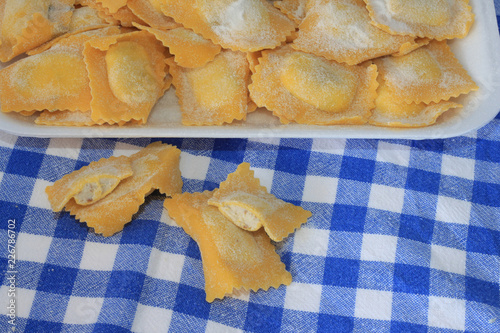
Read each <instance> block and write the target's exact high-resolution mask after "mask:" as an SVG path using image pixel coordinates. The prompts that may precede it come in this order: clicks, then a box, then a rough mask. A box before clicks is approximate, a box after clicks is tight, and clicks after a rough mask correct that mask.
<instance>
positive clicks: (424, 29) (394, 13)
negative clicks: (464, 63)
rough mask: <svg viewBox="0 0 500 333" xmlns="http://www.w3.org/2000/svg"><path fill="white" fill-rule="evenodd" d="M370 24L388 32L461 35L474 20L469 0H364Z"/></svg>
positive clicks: (441, 36)
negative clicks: (370, 20)
mask: <svg viewBox="0 0 500 333" xmlns="http://www.w3.org/2000/svg"><path fill="white" fill-rule="evenodd" d="M364 1H365V3H366V5H367V8H368V11H369V12H370V17H371V19H372V24H373V25H374V26H376V27H378V28H380V29H382V30H384V31H387V32H389V33H391V34H397V35H407V36H414V37H415V36H418V37H428V38H431V39H437V40H443V39H453V38H464V37H465V36H467V34H468V33H469V30H470V28H471V26H472V23H473V22H474V14H473V13H472V10H471V7H470V6H469V0H454V1H449V0H433V1H428V0H364Z"/></svg>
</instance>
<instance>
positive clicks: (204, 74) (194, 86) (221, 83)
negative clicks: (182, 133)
mask: <svg viewBox="0 0 500 333" xmlns="http://www.w3.org/2000/svg"><path fill="white" fill-rule="evenodd" d="M167 63H168V64H169V66H170V74H172V76H173V85H174V86H175V88H176V94H177V96H178V97H179V104H180V106H181V111H182V124H184V125H222V124H223V123H231V122H233V121H234V120H242V119H245V117H246V115H247V111H248V103H249V101H250V100H249V97H248V89H247V86H248V83H249V80H250V69H249V65H248V60H247V57H246V54H245V53H242V52H238V51H230V50H224V51H222V52H221V53H219V54H218V55H217V56H216V57H215V59H214V60H213V61H211V62H209V63H207V64H206V65H205V66H203V67H198V68H191V69H190V68H182V67H180V66H178V65H177V64H176V63H175V62H174V61H173V60H172V59H171V58H170V59H167Z"/></svg>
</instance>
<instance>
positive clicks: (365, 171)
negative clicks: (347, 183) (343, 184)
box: [340, 156, 375, 183]
mask: <svg viewBox="0 0 500 333" xmlns="http://www.w3.org/2000/svg"><path fill="white" fill-rule="evenodd" d="M374 170H375V161H373V160H368V159H364V158H357V157H350V156H344V157H343V159H342V167H341V170H340V178H343V179H351V180H357V181H360V182H366V183H370V182H371V181H372V179H373V173H374Z"/></svg>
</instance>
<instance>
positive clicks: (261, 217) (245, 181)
mask: <svg viewBox="0 0 500 333" xmlns="http://www.w3.org/2000/svg"><path fill="white" fill-rule="evenodd" d="M208 203H209V204H210V205H213V206H216V207H217V208H219V211H220V212H221V213H222V214H223V215H224V216H225V217H227V218H228V219H229V220H231V222H233V223H234V224H235V225H237V226H238V227H240V228H242V229H245V230H249V231H256V230H259V229H260V228H261V227H264V230H265V231H266V233H267V235H268V236H269V237H270V238H271V239H272V240H273V241H276V242H279V241H281V240H283V239H284V238H285V237H287V236H288V235H290V234H291V233H293V232H294V231H295V230H296V229H297V228H299V227H300V226H301V225H302V224H304V223H306V222H307V219H308V218H309V217H311V215H312V214H311V212H310V211H307V210H305V209H303V208H302V207H300V206H295V205H293V204H291V203H288V202H285V201H283V200H281V199H278V198H276V197H275V196H274V195H272V194H270V193H269V192H267V190H266V188H265V187H264V186H261V185H260V181H259V179H258V178H255V177H254V172H253V171H252V170H250V164H248V163H242V164H240V165H239V166H238V168H237V169H236V171H235V172H233V173H231V174H229V175H228V176H227V179H226V180H225V181H223V182H222V183H221V184H220V187H219V189H217V190H215V191H214V194H213V196H212V198H210V199H208Z"/></svg>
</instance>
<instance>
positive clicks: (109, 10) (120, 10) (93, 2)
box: [82, 0, 145, 27]
mask: <svg viewBox="0 0 500 333" xmlns="http://www.w3.org/2000/svg"><path fill="white" fill-rule="evenodd" d="M124 2H125V3H126V1H123V0H120V1H117V2H116V3H115V1H114V0H110V1H99V0H82V5H84V6H89V7H91V8H94V9H96V10H97V11H98V12H99V16H101V17H102V18H103V19H104V20H106V22H108V23H109V24H115V25H118V24H120V25H121V26H124V27H132V26H133V25H132V24H133V23H134V22H135V23H139V24H145V22H144V21H143V20H141V19H140V18H139V17H137V16H136V15H135V14H134V13H133V12H132V11H131V10H130V8H129V7H128V6H126V5H124V6H121V5H122V4H123V3H124Z"/></svg>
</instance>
